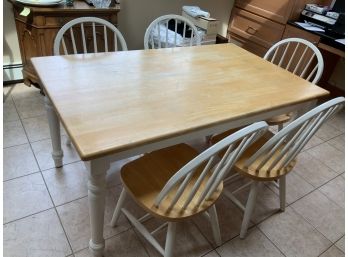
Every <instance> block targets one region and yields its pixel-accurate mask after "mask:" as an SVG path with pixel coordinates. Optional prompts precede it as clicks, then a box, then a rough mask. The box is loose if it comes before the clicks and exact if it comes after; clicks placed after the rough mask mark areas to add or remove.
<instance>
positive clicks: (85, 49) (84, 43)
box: [81, 22, 87, 54]
mask: <svg viewBox="0 0 348 257" xmlns="http://www.w3.org/2000/svg"><path fill="white" fill-rule="evenodd" d="M81 37H82V46H83V52H84V53H85V54H86V53H87V46H86V37H85V27H84V26H83V22H82V23H81Z"/></svg>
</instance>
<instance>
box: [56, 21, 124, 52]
mask: <svg viewBox="0 0 348 257" xmlns="http://www.w3.org/2000/svg"><path fill="white" fill-rule="evenodd" d="M98 41H99V45H98ZM119 46H120V47H119ZM119 48H120V49H121V50H122V51H125V50H127V44H126V41H125V40H124V38H123V36H122V34H121V32H120V31H119V30H118V29H117V28H116V27H115V26H114V25H113V24H111V23H110V22H108V21H106V20H103V19H100V18H96V17H81V18H77V19H74V20H72V21H69V22H68V23H66V24H65V25H64V26H63V27H62V28H61V29H60V30H59V31H58V33H57V35H56V38H55V40H54V45H53V53H54V55H61V50H63V54H64V55H66V54H78V53H88V52H90V53H97V52H109V51H118V50H119Z"/></svg>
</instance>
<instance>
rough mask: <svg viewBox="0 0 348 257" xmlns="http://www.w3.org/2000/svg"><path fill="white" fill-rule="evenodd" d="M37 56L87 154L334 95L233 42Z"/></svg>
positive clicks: (55, 102)
mask: <svg viewBox="0 0 348 257" xmlns="http://www.w3.org/2000/svg"><path fill="white" fill-rule="evenodd" d="M32 62H33V65H34V67H35V69H36V71H37V73H38V75H39V77H40V79H41V82H42V84H43V86H44V88H45V92H46V93H47V95H48V97H49V98H50V100H51V101H52V103H53V106H54V108H55V109H56V112H57V114H58V116H59V117H60V120H61V121H62V123H63V125H64V127H65V129H66V131H67V133H68V134H69V136H70V137H71V139H72V141H73V143H74V145H75V147H76V148H77V151H78V153H79V155H80V157H81V159H82V160H91V159H94V158H97V157H102V156H106V155H109V154H113V153H117V152H120V151H124V150H127V149H130V148H132V147H136V146H141V145H143V144H148V143H151V142H156V141H160V140H163V139H166V138H170V137H173V136H177V135H180V134H184V133H187V132H192V131H195V130H197V129H200V128H203V127H209V126H214V125H217V124H220V123H223V122H226V121H232V120H237V119H240V118H242V117H246V116H248V115H252V114H257V113H262V112H266V111H269V110H272V109H274V108H280V107H284V106H287V105H292V104H296V103H301V102H304V101H308V100H311V99H316V98H319V97H322V96H325V95H328V92H327V91H326V90H324V89H321V88H320V87H317V86H315V85H313V84H311V83H309V82H307V81H305V80H303V79H301V78H299V77H297V76H295V75H293V74H291V73H289V72H287V71H285V70H283V69H281V68H279V67H277V66H275V65H273V64H271V63H269V62H267V61H265V60H263V59H261V58H259V57H257V56H255V55H253V54H251V53H249V52H247V51H245V50H243V49H242V48H239V47H238V46H235V45H233V44H221V45H209V46H199V47H186V48H171V49H158V50H137V51H127V52H115V53H99V54H81V55H67V56H52V57H38V58H33V59H32Z"/></svg>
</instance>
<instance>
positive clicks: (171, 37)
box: [144, 14, 201, 49]
mask: <svg viewBox="0 0 348 257" xmlns="http://www.w3.org/2000/svg"><path fill="white" fill-rule="evenodd" d="M170 28H171V29H174V30H171V29H170ZM180 28H181V29H182V33H183V34H182V35H183V36H181V34H179V30H180ZM187 36H188V37H187ZM200 44H201V38H200V35H199V33H198V30H197V28H196V26H195V25H194V24H193V23H192V22H191V21H190V20H189V19H187V18H185V17H183V16H180V15H176V14H168V15H163V16H161V17H158V18H157V19H155V20H154V21H153V22H151V24H150V25H149V27H148V28H147V29H146V32H145V36H144V49H149V48H162V47H164V48H168V47H177V46H192V45H200Z"/></svg>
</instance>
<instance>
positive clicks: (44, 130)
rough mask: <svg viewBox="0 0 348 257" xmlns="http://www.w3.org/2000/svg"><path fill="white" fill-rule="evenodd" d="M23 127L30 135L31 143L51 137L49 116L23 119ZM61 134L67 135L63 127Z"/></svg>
mask: <svg viewBox="0 0 348 257" xmlns="http://www.w3.org/2000/svg"><path fill="white" fill-rule="evenodd" d="M23 125H24V129H25V131H26V132H27V134H28V139H29V141H30V142H36V141H39V140H43V139H48V138H50V137H51V136H50V129H49V126H48V120H47V115H41V116H37V117H34V118H28V119H23ZM60 134H61V135H66V132H65V131H64V129H63V127H62V126H60ZM62 144H64V142H62Z"/></svg>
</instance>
